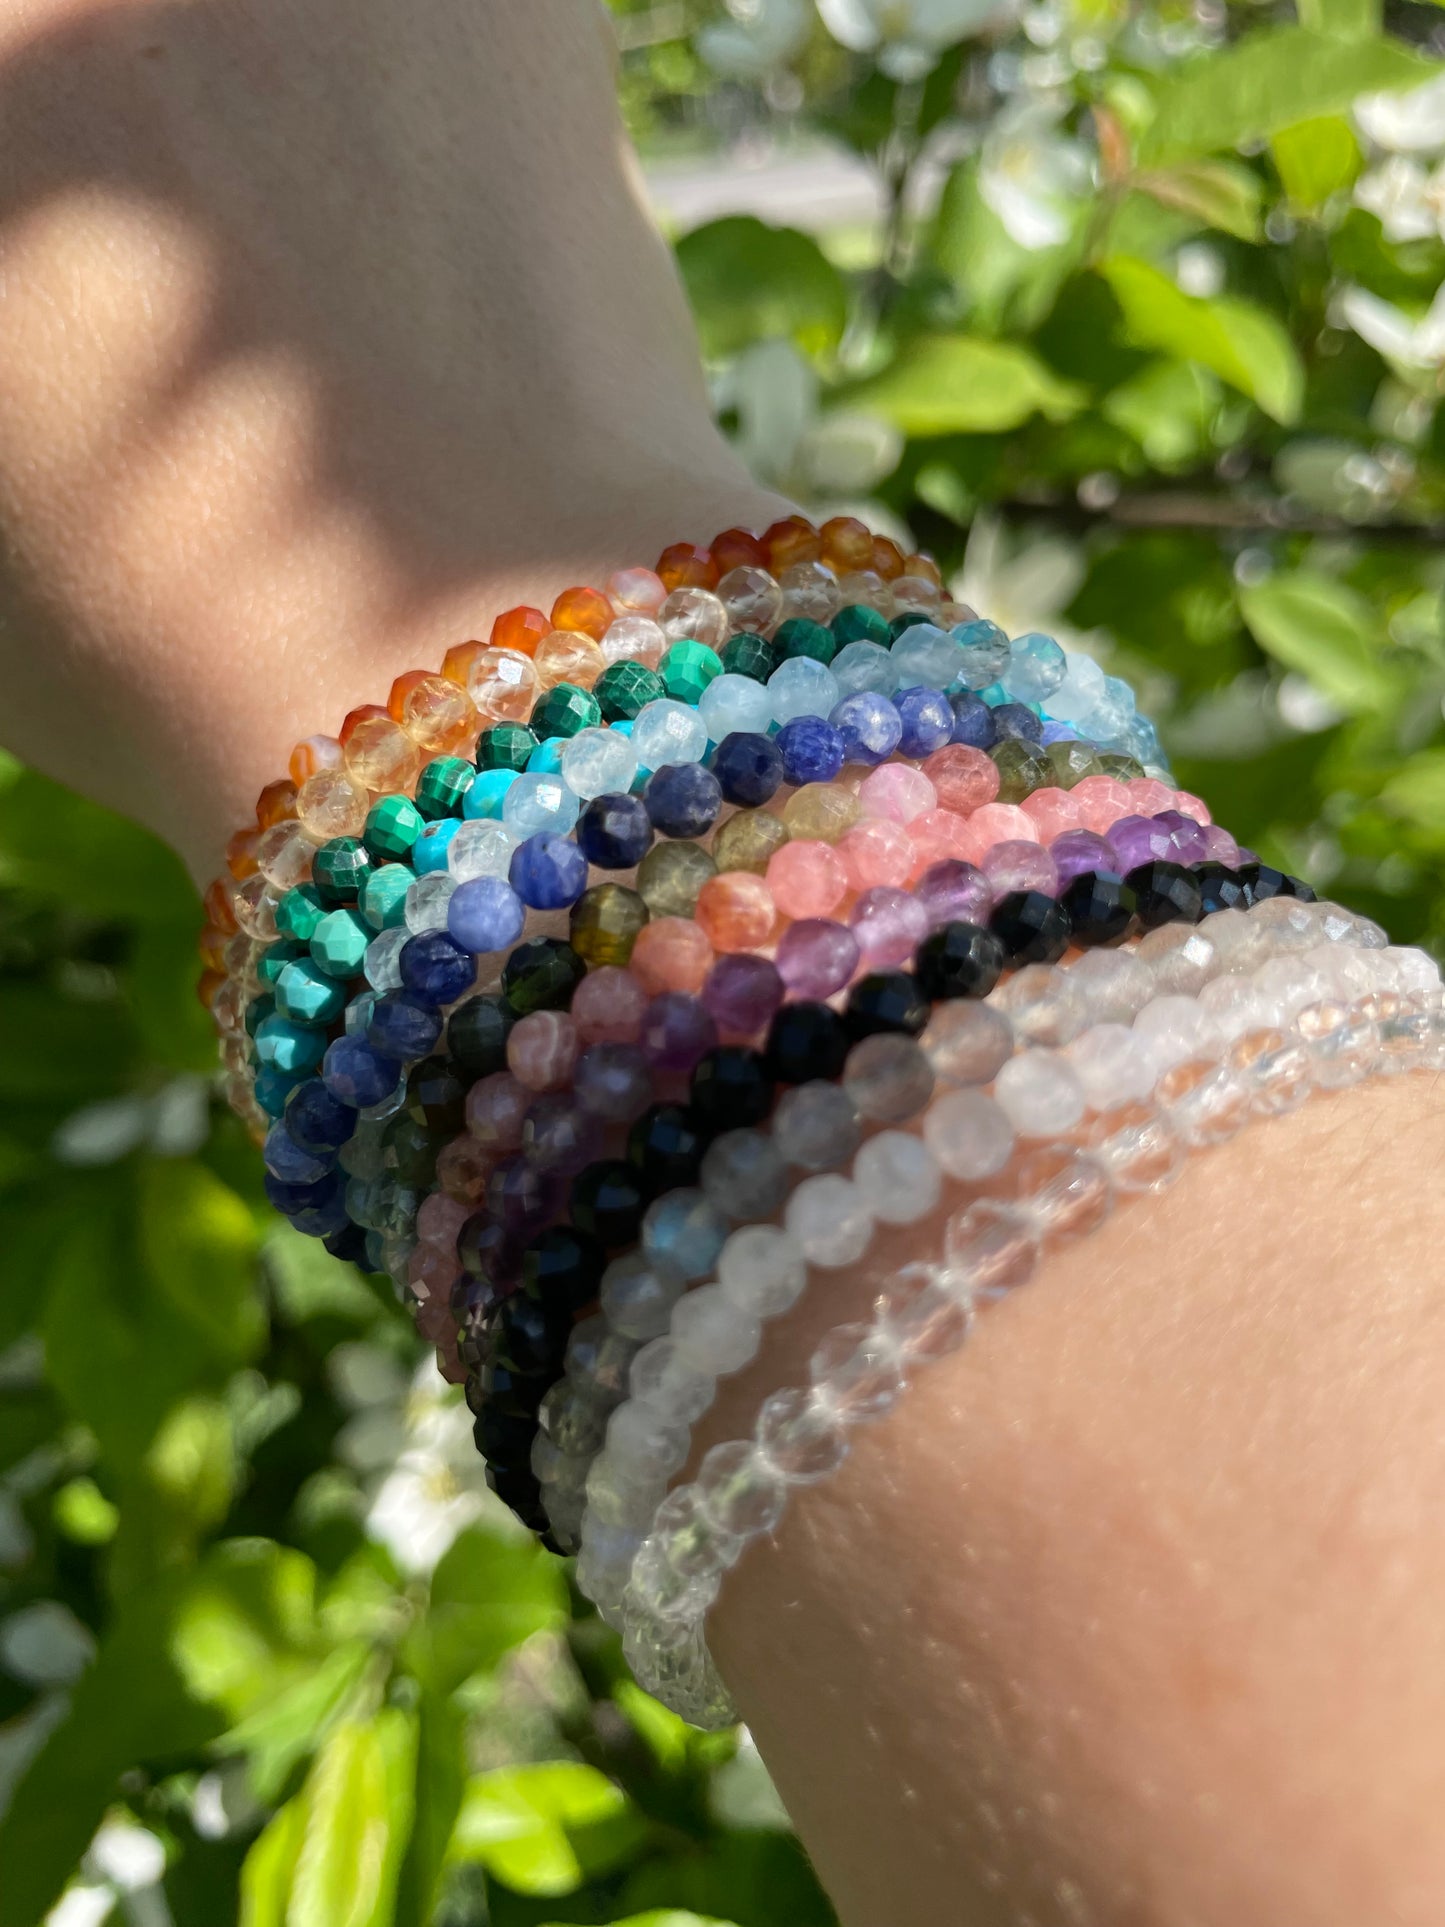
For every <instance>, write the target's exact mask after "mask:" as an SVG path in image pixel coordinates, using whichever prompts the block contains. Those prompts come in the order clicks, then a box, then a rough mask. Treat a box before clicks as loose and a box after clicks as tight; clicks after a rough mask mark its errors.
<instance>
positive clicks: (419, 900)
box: [406, 870, 457, 936]
mask: <svg viewBox="0 0 1445 1927" xmlns="http://www.w3.org/2000/svg"><path fill="white" fill-rule="evenodd" d="M456 887H457V880H456V878H455V877H454V876H451V875H449V874H448V872H447V871H445V870H428V871H427V873H426V875H425V876H420V877H418V878H417V880H416V882H415V883H413V884H412V885H411V887H410V889H408V891H407V893H406V927H407V929H408V930H409V931H410V932H411V934H412V935H413V936H416V935H418V934H419V933H420V932H421V931H423V930H445V929H446V927H447V905H448V904H449V903H450V902H451V898H452V891H453V890H455V889H456Z"/></svg>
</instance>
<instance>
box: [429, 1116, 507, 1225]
mask: <svg viewBox="0 0 1445 1927" xmlns="http://www.w3.org/2000/svg"><path fill="white" fill-rule="evenodd" d="M496 1161H497V1160H496V1158H495V1157H494V1156H493V1154H492V1152H491V1151H490V1150H488V1148H487V1146H486V1145H485V1144H482V1143H479V1142H478V1140H477V1139H476V1138H474V1137H472V1136H470V1135H469V1134H468V1133H466V1132H463V1133H462V1135H461V1136H460V1137H454V1138H453V1139H452V1141H451V1143H450V1144H448V1145H447V1146H446V1147H445V1149H444V1150H443V1151H442V1154H441V1156H440V1157H439V1158H438V1159H437V1183H438V1184H439V1185H440V1186H441V1188H442V1190H443V1191H445V1192H446V1194H447V1196H448V1197H449V1198H455V1199H457V1201H458V1202H459V1203H461V1204H464V1205H466V1206H467V1207H468V1210H469V1211H470V1209H471V1208H472V1207H474V1206H476V1205H478V1204H480V1203H481V1201H482V1199H483V1198H484V1197H485V1196H486V1195H487V1179H488V1178H489V1177H490V1176H491V1174H492V1166H493V1165H494V1164H495V1163H496Z"/></svg>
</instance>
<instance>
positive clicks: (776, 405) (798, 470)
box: [717, 339, 903, 503]
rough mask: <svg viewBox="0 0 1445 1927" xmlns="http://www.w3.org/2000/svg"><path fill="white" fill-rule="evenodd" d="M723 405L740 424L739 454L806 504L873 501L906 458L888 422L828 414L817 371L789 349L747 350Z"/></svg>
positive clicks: (778, 344) (759, 346) (778, 345)
mask: <svg viewBox="0 0 1445 1927" xmlns="http://www.w3.org/2000/svg"><path fill="white" fill-rule="evenodd" d="M717 399H718V401H719V402H720V404H721V405H722V406H724V407H730V408H731V409H732V410H733V411H734V413H735V414H736V416H737V422H738V427H737V438H736V439H737V446H738V452H739V454H741V456H742V458H743V460H744V461H745V462H746V463H747V465H748V467H749V468H750V469H751V471H752V473H753V474H754V475H755V476H756V477H757V478H758V480H759V481H761V482H766V483H768V484H769V485H770V486H771V487H774V488H776V489H778V490H779V492H780V493H782V494H784V495H792V496H795V497H797V498H798V499H800V500H802V501H805V502H812V503H830V502H833V501H836V500H837V499H839V498H841V497H847V498H850V499H852V498H860V497H866V496H867V495H868V492H869V490H870V489H873V488H875V487H876V486H877V484H878V483H879V482H881V481H882V480H883V478H884V477H885V476H887V475H891V474H892V473H893V471H894V469H895V468H896V467H897V466H898V461H899V457H900V456H901V455H902V453H903V437H902V436H901V435H900V434H899V432H898V430H897V429H896V428H895V427H894V426H893V424H892V423H891V422H887V421H884V420H883V418H882V417H881V416H879V415H872V414H868V413H866V412H865V411H864V410H862V409H830V410H828V411H827V412H824V411H823V410H822V409H821V408H820V405H819V395H818V377H817V375H816V373H815V372H814V370H813V366H812V363H811V362H809V360H808V359H807V357H806V356H805V355H803V354H802V353H801V352H800V351H799V350H798V349H797V348H795V347H794V345H793V344H792V342H790V341H782V340H777V339H774V340H772V341H759V342H755V343H754V344H753V345H752V346H751V347H749V348H746V349H745V350H744V351H743V353H742V354H741V355H739V356H738V358H737V360H736V361H735V362H734V363H733V365H732V367H731V368H730V369H729V370H728V371H727V373H726V375H725V376H724V377H723V379H722V381H721V383H720V384H719V390H718V395H717Z"/></svg>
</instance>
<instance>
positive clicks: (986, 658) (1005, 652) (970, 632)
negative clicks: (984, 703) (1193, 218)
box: [952, 620, 1009, 689]
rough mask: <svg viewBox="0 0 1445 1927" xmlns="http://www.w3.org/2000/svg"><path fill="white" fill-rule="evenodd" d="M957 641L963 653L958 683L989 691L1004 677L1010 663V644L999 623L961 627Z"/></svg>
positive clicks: (977, 622) (954, 635) (971, 623)
mask: <svg viewBox="0 0 1445 1927" xmlns="http://www.w3.org/2000/svg"><path fill="white" fill-rule="evenodd" d="M952 633H953V637H954V640H955V641H956V642H957V643H958V645H959V647H960V648H961V649H962V651H963V659H962V666H961V667H960V669H959V671H958V680H959V682H960V683H961V684H962V685H963V687H964V688H966V689H987V688H988V687H989V686H990V685H991V684H992V683H996V682H997V681H998V679H999V677H1000V676H1001V675H1002V674H1003V670H1004V665H1005V664H1006V663H1007V662H1008V659H1009V640H1008V637H1007V636H1006V635H1005V634H1004V632H1003V630H1002V629H1000V628H999V626H998V624H997V623H996V622H979V621H977V620H975V621H973V622H965V623H960V624H959V626H958V627H957V628H956V629H955V630H953V632H952Z"/></svg>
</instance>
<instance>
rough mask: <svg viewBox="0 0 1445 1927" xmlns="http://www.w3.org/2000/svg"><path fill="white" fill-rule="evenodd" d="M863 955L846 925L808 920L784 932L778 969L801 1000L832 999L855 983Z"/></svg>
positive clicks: (779, 951)
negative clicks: (836, 992)
mask: <svg viewBox="0 0 1445 1927" xmlns="http://www.w3.org/2000/svg"><path fill="white" fill-rule="evenodd" d="M860 955H861V953H860V951H859V949H858V940H857V938H856V937H855V936H854V935H853V933H852V931H851V930H848V929H846V928H845V927H844V926H843V925H842V924H839V923H831V922H828V921H825V920H823V919H819V918H805V919H803V920H802V921H800V922H797V923H794V924H793V925H791V926H790V928H789V929H787V930H785V931H784V932H783V935H782V937H781V939H780V940H779V943H778V948H777V966H778V970H779V973H780V974H781V976H782V979H783V982H784V983H785V984H786V985H787V987H788V989H789V990H790V991H791V992H792V993H793V995H794V996H797V997H815V998H824V997H831V996H832V995H833V994H834V992H835V991H839V990H841V989H842V988H843V986H844V985H845V984H847V983H849V982H851V981H852V978H853V974H854V972H855V971H856V970H857V968H858V962H859V957H860Z"/></svg>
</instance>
